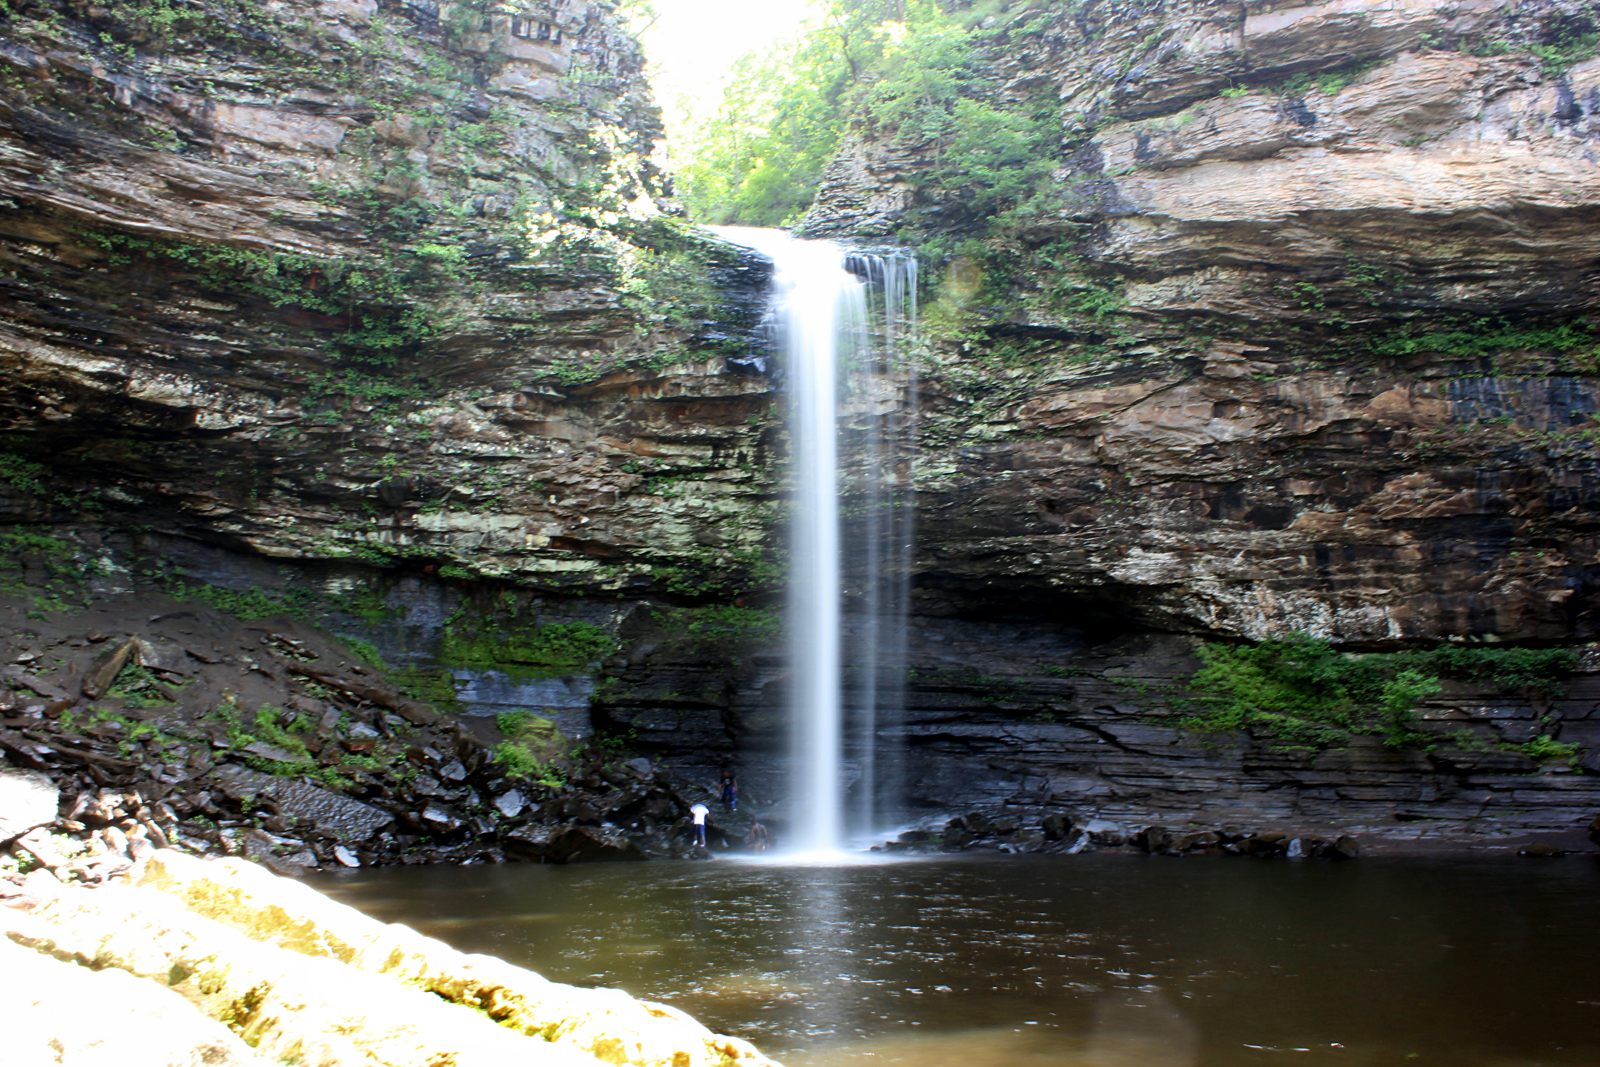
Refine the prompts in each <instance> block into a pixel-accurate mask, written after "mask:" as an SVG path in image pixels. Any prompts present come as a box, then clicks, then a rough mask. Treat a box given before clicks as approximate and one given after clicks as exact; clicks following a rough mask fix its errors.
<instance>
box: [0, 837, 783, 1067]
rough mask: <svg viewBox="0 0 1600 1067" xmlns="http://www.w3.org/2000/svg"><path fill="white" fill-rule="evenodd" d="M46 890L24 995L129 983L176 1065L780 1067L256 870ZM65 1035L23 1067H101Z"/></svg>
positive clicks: (23, 933)
mask: <svg viewBox="0 0 1600 1067" xmlns="http://www.w3.org/2000/svg"><path fill="white" fill-rule="evenodd" d="M33 889H34V895H33V897H32V899H30V901H29V902H28V903H29V904H30V905H31V907H30V909H29V910H27V911H19V910H16V909H8V910H7V912H6V913H5V914H4V915H3V919H4V924H5V933H6V935H7V936H8V937H9V939H10V940H9V941H5V942H0V947H3V949H4V953H5V956H6V959H7V961H8V963H9V964H11V966H8V967H7V969H6V973H7V980H8V981H9V980H22V979H24V978H25V979H27V980H28V981H29V986H28V995H29V998H31V999H33V1000H34V1001H36V1002H37V1003H39V1004H40V1005H42V1006H43V1007H44V1008H45V1009H46V1010H47V1011H54V1010H58V1008H59V1005H58V1004H57V1003H56V999H55V998H56V996H59V995H60V994H62V993H66V994H67V995H68V996H69V997H70V999H71V1002H72V1003H74V1004H76V1005H79V1006H80V1008H81V999H79V997H78V996H76V995H75V990H76V988H77V987H75V986H71V987H69V986H66V985H64V976H63V969H64V968H65V969H67V970H69V971H72V972H77V971H84V972H88V973H97V974H107V973H109V974H112V975H117V976H118V978H116V979H114V980H110V981H108V980H105V979H100V980H99V981H98V987H100V988H104V989H105V990H106V991H107V992H108V993H111V992H115V993H119V994H120V993H124V992H126V993H127V994H128V996H129V998H130V1000H131V1001H132V1002H133V1003H150V1004H154V1005H157V1006H158V1009H159V1010H160V1012H161V1014H159V1015H157V1016H156V1018H157V1019H160V1020H162V1021H164V1022H165V1023H167V1024H168V1030H167V1032H166V1034H165V1035H164V1037H163V1039H162V1045H163V1047H167V1048H170V1049H171V1052H172V1054H174V1055H180V1056H181V1055H183V1053H182V1051H181V1050H183V1049H185V1048H186V1047H189V1046H193V1047H194V1049H195V1051H194V1053H193V1054H192V1055H194V1056H196V1057H197V1059H196V1060H195V1062H200V1061H201V1059H203V1062H207V1063H213V1062H239V1063H256V1062H280V1061H282V1060H284V1059H295V1060H297V1061H303V1062H310V1063H326V1064H333V1063H348V1062H352V1061H355V1060H360V1061H362V1062H369V1063H374V1064H384V1065H391V1067H401V1065H407V1064H418V1065H421V1064H427V1063H438V1062H441V1061H443V1060H448V1061H449V1062H452V1063H461V1064H483V1065H486V1067H487V1065H491V1064H505V1063H510V1062H519V1061H522V1060H526V1059H529V1058H535V1059H537V1060H538V1062H540V1063H546V1062H548V1063H552V1064H571V1065H579V1064H597V1063H609V1064H627V1065H634V1067H683V1065H688V1067H727V1065H730V1064H748V1065H751V1067H757V1065H764V1064H769V1063H771V1061H770V1060H768V1059H766V1058H765V1057H764V1056H762V1055H761V1054H760V1053H758V1052H757V1051H756V1050H755V1049H754V1048H752V1047H751V1046H750V1045H749V1044H747V1043H745V1042H743V1041H741V1040H739V1039H737V1038H732V1037H727V1036H724V1035H719V1034H713V1033H711V1032H710V1031H708V1030H706V1029H705V1028H704V1027H702V1026H700V1025H699V1024H698V1023H696V1022H695V1021H694V1020H692V1019H690V1018H689V1017H688V1016H686V1015H684V1014H683V1013H681V1012H678V1011H676V1010H674V1009H671V1008H668V1007H664V1006H662V1005H658V1004H651V1003H647V1002H642V1001H636V1000H634V999H633V998H631V997H628V996H626V995H625V994H623V993H621V992H619V991H616V990H605V989H579V988H575V987H572V986H565V985H560V984H557V983H554V982H550V981H547V980H546V979H544V978H543V977H541V976H539V975H537V974H534V973H533V972H531V971H527V970H524V969H522V968H519V967H513V966H511V965H510V964H506V963H503V962H501V961H500V960H496V959H493V958H490V957H487V956H469V955H466V954H463V953H460V952H456V951H454V950H452V949H450V948H449V947H447V946H445V945H443V944H441V943H440V942H438V941H434V940H432V939H430V938H425V937H422V936H421V935H419V934H417V933H415V932H413V931H411V930H409V929H407V928H405V927H403V926H398V925H388V924H384V923H381V922H377V921H376V920H373V919H369V918H366V917H365V916H363V915H361V914H360V913H358V912H356V911H355V910H354V909H351V908H348V907H346V906H344V905H340V904H335V903H333V902H332V901H330V900H328V899H326V898H324V897H322V896H320V895H319V894H317V893H315V892H313V891H311V890H310V889H308V888H306V887H304V886H301V885H296V884H292V883H289V882H286V881H285V880H283V879H280V878H276V877H274V876H273V875H271V874H268V873H267V872H265V871H263V870H261V869H260V868H259V867H255V866H253V865H251V864H248V863H242V862H239V861H214V862H206V861H203V860H199V859H195V858H193V857H188V856H184V855H182V854H180V853H177V852H175V851H172V850H161V851H159V852H157V853H155V854H154V855H152V856H151V857H150V858H149V859H147V860H146V861H145V862H144V863H143V864H141V865H140V867H139V869H138V871H137V873H136V876H135V878H134V879H133V880H132V882H131V883H130V884H124V885H118V886H115V887H111V888H106V889H100V890H94V891H90V890H84V889H69V888H66V887H62V886H59V885H58V884H52V883H48V882H39V883H37V884H35V886H34V887H33ZM57 961H63V962H57ZM73 964H77V965H80V966H77V967H73V966H72V965H73ZM91 969H92V970H91ZM124 987H126V988H124ZM168 990H171V991H172V992H171V993H170V994H169V993H168V992H167V991H168ZM180 997H181V998H182V1000H181V1001H179V999H178V998H180ZM128 1002H129V1001H128V1000H123V999H118V1000H116V1001H114V1002H113V1003H114V1004H116V1005H122V1004H125V1003H128ZM182 1002H186V1003H185V1004H184V1007H185V1008H187V1012H183V1011H178V1010H176V1005H177V1004H178V1003H182ZM196 1009H198V1011H196ZM213 1020H215V1021H213ZM223 1027H226V1029H223ZM228 1031H232V1033H229V1032H228ZM63 1032H64V1033H71V1034H73V1035H74V1036H71V1037H67V1038H65V1039H63V1038H59V1037H55V1038H52V1037H51V1036H50V1035H49V1034H48V1033H40V1032H38V1031H36V1029H35V1028H34V1027H32V1026H30V1027H27V1028H25V1029H24V1030H22V1031H21V1032H20V1033H19V1034H15V1035H13V1036H14V1037H17V1038H19V1039H26V1040H27V1043H26V1044H23V1045H21V1047H20V1048H17V1047H16V1046H14V1051H20V1053H21V1054H22V1055H23V1056H24V1057H27V1059H26V1062H34V1060H33V1058H32V1057H35V1056H44V1055H48V1053H49V1051H50V1050H51V1049H52V1048H53V1049H54V1053H55V1055H54V1057H51V1062H66V1063H74V1062H87V1060H86V1059H84V1060H80V1059H79V1058H77V1056H78V1054H79V1053H87V1052H92V1051H93V1042H92V1041H88V1040H85V1038H84V1036H83V1035H82V1034H81V1032H80V1031H78V1030H76V1028H73V1027H65V1028H63ZM234 1035H237V1037H234ZM240 1039H242V1041H241V1040H240ZM52 1041H53V1042H54V1044H53V1045H52V1044H51V1042H52ZM63 1042H65V1043H69V1044H71V1045H72V1046H73V1047H72V1048H71V1049H70V1050H68V1049H66V1048H64V1047H63ZM246 1044H247V1045H248V1046H249V1048H248V1049H247V1048H246V1047H245V1045H246ZM250 1049H253V1050H255V1051H254V1054H252V1053H251V1052H250V1051H249V1050H250ZM258 1057H260V1058H259V1059H258ZM138 1062H151V1063H154V1062H158V1061H157V1060H156V1059H154V1058H152V1059H148V1060H140V1061H138ZM159 1062H185V1061H182V1060H179V1059H169V1060H161V1061H159Z"/></svg>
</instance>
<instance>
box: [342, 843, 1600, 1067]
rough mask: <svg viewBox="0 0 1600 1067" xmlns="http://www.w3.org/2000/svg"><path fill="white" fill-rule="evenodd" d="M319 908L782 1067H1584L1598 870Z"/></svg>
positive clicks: (1172, 865)
mask: <svg viewBox="0 0 1600 1067" xmlns="http://www.w3.org/2000/svg"><path fill="white" fill-rule="evenodd" d="M322 884H323V887H324V888H331V890H332V891H333V892H334V893H335V894H336V895H340V896H343V897H345V898H346V899H349V900H351V901H352V902H354V903H358V904H360V905H361V906H363V907H364V908H366V909H367V910H369V911H371V912H373V913H374V914H378V915H380V916H381V917H384V918H391V919H399V920H402V921H406V922H409V923H411V924H412V925H415V926H417V927H418V928H420V929H422V930H423V931H425V932H427V933H430V934H433V935H434V936H438V937H441V938H443V939H444V940H446V941H449V942H451V943H453V944H456V945H458V946H460V947H462V948H464V949H467V950H470V951H488V952H494V953H496V954H499V955H503V956H506V957H508V958H510V959H513V960H515V961H516V962H520V963H524V964H526V965H528V966H531V967H534V968H536V969H538V970H540V971H542V972H544V973H545V974H547V975H549V976H550V977H552V978H555V979H558V980H562V981H570V982H578V983H584V984H603V985H617V986H621V987H623V988H625V989H628V990H629V991H631V992H633V993H636V994H638V995H641V996H645V997H649V998H652V999H657V1000H662V1001H666V1002H668V1003H671V1004H674V1005H676V1006H678V1007H681V1008H684V1009H685V1010H688V1011H690V1012H692V1013H693V1014H695V1015H696V1016H698V1017H699V1018H701V1019H702V1020H703V1021H705V1022H706V1023H707V1024H708V1025H711V1026H713V1027H715V1028H717V1029H721V1030H725V1031H728V1032H731V1033H736V1034H739V1035H740V1036H743V1037H747V1038H750V1039H752V1040H754V1041H755V1042H757V1044H758V1045H760V1046H761V1047H762V1048H763V1049H764V1050H766V1051H768V1052H770V1053H771V1054H773V1055H774V1056H776V1057H778V1058H780V1059H782V1060H783V1061H784V1062H785V1063H786V1064H788V1065H789V1067H849V1065H853V1064H869V1063H870V1064H895V1063H904V1064H913V1063H914V1064H917V1065H919V1067H945V1065H948V1067H989V1065H999V1064H1005V1065H1008V1067H1036V1065H1039V1067H1042V1065H1044V1064H1051V1065H1071V1067H1079V1065H1082V1067H1135V1065H1137V1067H1212V1065H1228V1067H1231V1065H1235V1064H1259V1063H1263V1062H1267V1061H1282V1060H1285V1059H1288V1060H1291V1061H1292V1062H1293V1063H1295V1064H1297V1065H1300V1064H1305V1065H1308V1067H1319V1065H1321V1064H1342V1065H1349V1064H1379V1063H1397V1064H1399V1063H1423V1064H1426V1063H1435V1064H1449V1065H1450V1067H1510V1065H1513V1064H1515V1065H1518V1067H1523V1065H1534V1064H1551V1065H1579V1064H1584V1065H1590V1067H1592V1065H1594V1064H1600V994H1596V992H1595V989H1596V984H1595V981H1594V979H1593V974H1592V967H1593V961H1594V960H1595V959H1596V958H1600V921H1597V920H1596V918H1595V917H1594V909H1593V905H1592V901H1593V899H1594V895H1595V892H1596V890H1597V889H1600V867H1597V866H1596V865H1595V864H1593V863H1591V862H1589V861H1585V860H1569V861H1563V862H1558V863H1550V864H1529V863H1497V864H1449V863H1411V864H1401V863H1383V862H1379V861H1372V860H1363V861H1361V862H1360V863H1356V864H1346V865H1342V866H1334V865H1326V864H1287V863H1256V862H1250V861H1244V860H1228V859H1216V860H1208V859H1186V860H1181V861H1163V860H1159V859H1151V860H1144V859H1135V858H1131V857H1125V856H1090V857H1077V858H1074V859H1071V860H1062V859H1056V860H1043V861H1038V862H1035V861H1033V860H1026V859H1021V858H1014V859H1009V860H995V861H974V860H970V859H960V860H953V861H934V862H925V863H909V864H897V865H892V866H851V867H823V866H787V865H776V864H742V863H731V862H726V861H717V862H712V863H700V864H667V863H651V864H636V865H615V866H605V867H602V866H594V867H570V868H553V867H504V868H493V869H488V868H466V869H459V868H458V869H453V870H437V871H436V870H421V869H411V870H402V871H392V872H357V873H355V874H354V875H352V876H349V877H339V878H335V877H329V878H327V879H324V880H323V883H322Z"/></svg>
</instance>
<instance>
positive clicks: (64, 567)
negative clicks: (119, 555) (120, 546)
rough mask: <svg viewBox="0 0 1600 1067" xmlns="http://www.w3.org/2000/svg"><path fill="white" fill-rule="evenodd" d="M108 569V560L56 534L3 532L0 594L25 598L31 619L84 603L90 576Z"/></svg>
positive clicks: (0, 553) (25, 530)
mask: <svg viewBox="0 0 1600 1067" xmlns="http://www.w3.org/2000/svg"><path fill="white" fill-rule="evenodd" d="M109 572H110V564H109V563H108V562H107V561H106V560H104V559H101V558H99V557H96V556H94V555H92V554H91V553H90V552H89V551H88V550H87V549H85V548H83V547H82V546H81V545H78V544H77V543H75V542H72V541H67V540H64V539H62V538H60V537H57V536H55V535H54V534H47V533H35V532H32V531H30V530H27V529H22V528H13V529H11V530H9V531H7V532H6V533H4V534H0V594H4V595H6V596H12V597H17V598H18V599H21V600H26V601H27V602H28V605H29V610H28V615H29V617H30V618H42V617H44V616H45V615H46V614H48V613H52V612H60V611H69V610H71V609H73V608H74V607H81V606H83V605H84V604H85V603H86V602H87V599H88V595H89V587H88V581H89V579H90V578H92V577H95V576H97V575H104V574H107V573H109Z"/></svg>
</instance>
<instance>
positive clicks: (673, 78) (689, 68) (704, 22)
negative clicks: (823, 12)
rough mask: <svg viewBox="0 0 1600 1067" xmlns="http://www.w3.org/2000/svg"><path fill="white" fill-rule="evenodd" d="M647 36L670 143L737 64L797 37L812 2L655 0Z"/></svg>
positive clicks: (653, 72) (713, 97)
mask: <svg viewBox="0 0 1600 1067" xmlns="http://www.w3.org/2000/svg"><path fill="white" fill-rule="evenodd" d="M654 5H655V9H656V12H657V13H658V15H659V16H660V17H659V18H657V19H656V21H655V23H654V24H653V25H651V26H650V28H649V29H647V30H645V31H644V34H643V41H644V48H645V54H646V56H648V58H649V61H650V71H649V73H650V82H651V84H652V85H653V86H654V87H655V92H656V99H657V100H658V101H659V102H660V104H661V109H662V111H663V112H665V117H666V121H667V133H668V137H669V139H673V137H674V135H676V134H677V132H678V131H677V128H676V127H677V126H678V124H679V123H680V122H682V121H683V118H684V116H685V115H686V114H687V113H692V112H694V111H696V110H698V109H699V108H702V107H706V106H709V104H710V103H711V102H712V101H713V100H714V99H715V98H716V96H717V94H718V89H719V87H720V86H721V84H722V81H723V79H724V78H725V77H726V76H727V74H728V71H729V68H731V67H732V66H733V62H734V60H736V59H738V58H739V57H740V56H742V55H744V54H745V53H746V52H749V51H753V50H754V49H757V48H764V47H765V46H767V45H769V44H771V43H773V42H774V41H777V40H779V39H780V38H782V37H785V36H789V35H792V34H794V33H795V32H796V31H797V30H798V29H799V28H800V24H801V22H802V21H804V19H805V17H806V15H807V14H808V13H809V12H810V11H811V8H812V0H654Z"/></svg>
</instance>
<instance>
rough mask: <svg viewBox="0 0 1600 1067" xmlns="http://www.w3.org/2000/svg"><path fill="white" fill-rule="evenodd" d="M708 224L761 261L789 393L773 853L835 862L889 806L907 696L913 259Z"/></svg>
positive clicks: (872, 830)
mask: <svg viewBox="0 0 1600 1067" xmlns="http://www.w3.org/2000/svg"><path fill="white" fill-rule="evenodd" d="M715 232H716V233H717V234H719V235H720V236H721V237H723V238H724V239H725V240H728V241H731V242H733V243H735V244H739V245H742V246H744V247H747V248H751V249H753V250H755V251H756V252H759V253H760V254H762V255H763V256H765V257H767V258H768V259H770V260H771V261H772V263H773V295H772V300H771V305H770V312H769V319H768V324H769V327H770V331H771V333H772V335H773V340H774V342H775V347H776V348H777V350H778V352H779V354H780V357H779V367H780V370H781V374H782V377H783V383H784V390H785V393H786V395H787V396H788V398H789V420H788V428H789V438H790V442H791V444H790V452H791V457H790V470H791V477H792V483H793V488H792V491H791V493H790V497H789V506H790V514H791V519H790V523H789V559H790V563H789V582H788V586H789V593H788V608H787V612H786V624H787V626H786V628H787V633H788V642H789V678H790V686H789V690H790V694H789V708H788V711H789V722H790V739H789V752H788V756H787V759H786V761H785V765H786V766H787V773H786V775H785V777H786V783H785V784H786V788H780V790H779V791H781V792H782V793H783V794H784V800H785V802H784V805H783V806H784V809H785V817H784V818H783V819H782V825H783V827H784V830H785V832H784V833H783V835H782V836H781V838H780V840H779V842H778V845H779V854H780V855H782V856H784V857H785V858H788V859H790V860H812V861H820V862H835V861H841V860H843V859H845V858H848V857H849V856H850V855H852V854H853V850H852V848H851V847H850V846H851V844H852V843H853V844H854V846H855V850H859V848H860V847H862V846H863V845H865V844H867V843H870V842H871V841H872V840H874V838H875V835H877V834H879V833H881V831H882V830H883V829H884V828H885V827H886V826H888V825H889V824H891V823H892V822H894V821H895V820H896V819H898V817H899V815H900V812H899V805H898V802H897V801H898V795H899V792H900V789H899V779H900V773H899V766H898V758H899V749H898V746H895V745H894V744H893V743H892V740H893V738H894V736H895V729H896V727H897V725H898V723H899V721H900V718H901V709H902V702H903V698H904V676H905V661H906V656H905V652H906V614H907V606H908V597H909V594H908V585H909V571H910V553H911V543H912V538H913V536H914V530H913V528H912V518H911V516H912V515H913V513H914V509H913V507H912V501H911V476H910V470H911V462H912V455H911V451H910V446H911V438H912V433H913V431H914V428H915V419H916V401H915V397H916V379H915V374H914V371H913V370H912V369H911V367H910V361H909V360H908V359H906V358H905V353H904V346H903V341H904V339H905V336H906V333H907V331H908V329H909V328H910V326H911V325H913V324H914V322H915V319H916V260H915V259H914V258H913V257H911V256H908V255H903V254H895V253H872V252H863V251H852V250H849V249H846V248H844V247H843V246H841V245H838V244H836V243H834V242H831V241H808V240H802V239H800V238H796V237H792V236H790V235H789V234H787V233H784V232H782V231H779V230H767V229H757V228H751V227H732V226H730V227H717V228H715ZM847 507H848V509H849V510H850V512H851V514H850V515H849V520H850V521H848V522H847V521H846V518H847V516H846V514H845V510H846V508H847ZM847 643H848V656H847V655H846V651H847V650H846V644H847ZM847 677H848V679H849V683H850V684H848V685H847V684H846V680H847Z"/></svg>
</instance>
